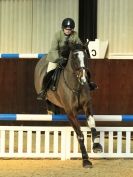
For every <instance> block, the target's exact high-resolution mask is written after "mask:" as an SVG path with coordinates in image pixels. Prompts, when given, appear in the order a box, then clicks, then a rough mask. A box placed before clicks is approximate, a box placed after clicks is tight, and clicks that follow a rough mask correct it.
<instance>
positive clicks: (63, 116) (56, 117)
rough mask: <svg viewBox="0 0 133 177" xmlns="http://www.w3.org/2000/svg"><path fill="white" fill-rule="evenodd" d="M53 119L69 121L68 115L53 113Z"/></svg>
mask: <svg viewBox="0 0 133 177" xmlns="http://www.w3.org/2000/svg"><path fill="white" fill-rule="evenodd" d="M52 121H68V118H67V115H60V114H58V115H52Z"/></svg>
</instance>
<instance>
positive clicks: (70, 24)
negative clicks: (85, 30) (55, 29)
mask: <svg viewBox="0 0 133 177" xmlns="http://www.w3.org/2000/svg"><path fill="white" fill-rule="evenodd" d="M62 28H63V29H64V28H71V29H74V28H75V22H74V20H73V19H72V18H65V19H64V20H63V21H62Z"/></svg>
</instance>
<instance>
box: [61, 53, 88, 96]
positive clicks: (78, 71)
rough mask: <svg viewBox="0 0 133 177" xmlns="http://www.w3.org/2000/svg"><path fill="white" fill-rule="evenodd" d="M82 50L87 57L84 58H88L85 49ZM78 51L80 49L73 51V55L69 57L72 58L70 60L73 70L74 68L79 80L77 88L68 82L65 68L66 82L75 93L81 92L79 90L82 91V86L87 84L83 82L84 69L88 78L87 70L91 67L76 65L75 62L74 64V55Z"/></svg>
mask: <svg viewBox="0 0 133 177" xmlns="http://www.w3.org/2000/svg"><path fill="white" fill-rule="evenodd" d="M80 51H82V52H83V54H84V57H86V58H84V60H85V59H86V60H88V58H87V55H86V53H85V51H84V50H80ZM77 52H78V50H76V51H73V54H72V57H71V58H69V60H70V62H71V67H72V70H73V75H74V76H76V79H77V80H78V86H77V87H76V88H71V86H70V84H69V83H67V81H66V78H65V74H64V70H63V78H64V82H65V84H66V86H67V87H68V88H69V89H70V90H71V91H72V92H73V93H79V91H80V89H81V86H83V85H84V84H85V83H84V84H83V83H82V82H81V77H82V75H83V71H84V72H85V74H86V79H87V73H86V72H87V71H89V68H88V67H86V66H78V67H77V66H75V64H74V59H75V58H74V55H75V54H76V53H77ZM70 55H71V54H70Z"/></svg>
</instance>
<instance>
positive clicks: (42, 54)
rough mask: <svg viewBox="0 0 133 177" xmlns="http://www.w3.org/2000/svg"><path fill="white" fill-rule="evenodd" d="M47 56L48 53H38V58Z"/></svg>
mask: <svg viewBox="0 0 133 177" xmlns="http://www.w3.org/2000/svg"><path fill="white" fill-rule="evenodd" d="M45 57H46V54H44V53H39V54H38V58H45Z"/></svg>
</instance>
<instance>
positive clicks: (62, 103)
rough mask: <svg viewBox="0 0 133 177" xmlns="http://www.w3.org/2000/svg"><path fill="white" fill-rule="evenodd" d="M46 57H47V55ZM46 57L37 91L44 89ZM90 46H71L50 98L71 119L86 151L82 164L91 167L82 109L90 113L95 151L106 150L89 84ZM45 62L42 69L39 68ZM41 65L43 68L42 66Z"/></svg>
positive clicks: (38, 72) (87, 121)
mask: <svg viewBox="0 0 133 177" xmlns="http://www.w3.org/2000/svg"><path fill="white" fill-rule="evenodd" d="M43 60H44V59H43ZM42 63H43V61H42V60H40V63H39V62H38V64H37V66H36V69H35V88H36V91H37V93H39V91H40V89H39V88H40V87H39V83H40V85H41V84H42V78H43V77H42V75H44V73H43V72H42V71H43V69H44V68H46V66H47V64H46V63H45V64H44V65H42ZM88 63H89V62H88V55H87V52H86V48H85V47H84V46H83V45H82V44H78V45H73V46H71V47H70V54H69V57H68V60H67V63H66V66H65V67H63V66H60V67H62V71H61V74H60V78H59V82H58V87H57V90H56V91H52V90H50V89H49V90H48V91H47V100H48V101H49V102H51V103H52V104H54V105H56V106H58V107H60V108H63V109H64V110H65V113H66V114H67V116H68V119H69V121H70V123H71V125H72V127H73V129H74V131H75V132H76V135H77V139H78V142H79V145H80V150H81V154H82V166H83V167H84V168H91V167H92V162H91V161H90V159H89V157H88V153H87V151H86V147H85V145H84V135H83V133H82V131H81V127H80V123H79V121H78V119H77V115H78V114H79V112H80V111H81V110H82V111H83V112H84V114H85V115H86V123H87V126H89V127H90V130H91V134H92V142H93V151H94V152H95V153H97V152H102V146H101V144H100V142H99V136H98V132H97V130H96V125H95V119H94V116H93V110H92V98H91V94H90V87H89V84H88V78H87V77H88V74H87V72H88V71H89V66H88V65H89V64H88ZM40 66H41V69H40V68H39V67H40ZM39 69H40V70H39Z"/></svg>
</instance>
